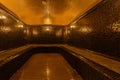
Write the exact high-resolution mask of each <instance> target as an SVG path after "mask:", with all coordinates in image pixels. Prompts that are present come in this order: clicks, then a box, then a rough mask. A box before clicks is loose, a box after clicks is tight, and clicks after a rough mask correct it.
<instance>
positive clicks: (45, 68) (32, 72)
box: [10, 53, 83, 80]
mask: <svg viewBox="0 0 120 80" xmlns="http://www.w3.org/2000/svg"><path fill="white" fill-rule="evenodd" d="M10 80H83V79H82V78H81V77H80V76H79V75H78V74H77V72H76V71H74V69H73V68H72V67H71V66H70V65H69V64H68V63H67V61H66V60H65V59H64V58H63V57H62V56H61V55H60V54H57V53H52V54H41V53H40V54H35V55H33V56H32V57H31V58H30V59H29V60H28V61H27V62H26V63H25V64H24V65H23V66H22V67H21V69H19V70H18V71H17V72H16V73H15V74H14V75H13V76H12V77H11V79H10Z"/></svg>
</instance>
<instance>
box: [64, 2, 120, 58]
mask: <svg viewBox="0 0 120 80" xmlns="http://www.w3.org/2000/svg"><path fill="white" fill-rule="evenodd" d="M66 34H67V36H66V37H67V38H66V39H65V41H66V42H67V43H68V44H70V45H74V46H77V47H80V48H86V49H89V50H93V51H97V52H101V53H103V54H108V55H112V56H116V57H120V0H107V1H106V2H104V3H101V4H100V5H99V6H96V8H95V9H93V10H92V11H90V12H89V13H88V14H87V15H85V16H84V17H83V18H81V19H79V20H78V22H77V23H76V24H74V25H73V26H69V27H67V29H66Z"/></svg>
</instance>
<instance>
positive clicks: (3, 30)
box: [1, 27, 11, 32]
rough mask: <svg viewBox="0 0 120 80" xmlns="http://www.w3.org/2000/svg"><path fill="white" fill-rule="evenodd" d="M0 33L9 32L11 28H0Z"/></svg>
mask: <svg viewBox="0 0 120 80" xmlns="http://www.w3.org/2000/svg"><path fill="white" fill-rule="evenodd" d="M1 31H2V32H10V31H11V28H10V27H1Z"/></svg>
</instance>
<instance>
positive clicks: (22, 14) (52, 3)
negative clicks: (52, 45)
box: [0, 0, 102, 25]
mask: <svg viewBox="0 0 120 80" xmlns="http://www.w3.org/2000/svg"><path fill="white" fill-rule="evenodd" d="M100 1H102V0H0V3H2V4H3V5H4V6H6V7H7V8H8V9H9V10H11V11H12V12H14V13H15V14H16V15H17V16H18V17H19V18H20V19H21V20H22V21H23V22H25V23H26V24H29V25H45V24H52V25H67V24H69V23H70V22H71V21H73V20H75V19H76V18H77V17H78V16H80V15H82V14H84V13H85V12H86V11H87V10H89V9H90V8H92V7H93V6H95V5H96V4H97V3H99V2H100Z"/></svg>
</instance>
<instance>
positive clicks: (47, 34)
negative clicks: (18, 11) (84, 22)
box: [30, 26, 63, 44]
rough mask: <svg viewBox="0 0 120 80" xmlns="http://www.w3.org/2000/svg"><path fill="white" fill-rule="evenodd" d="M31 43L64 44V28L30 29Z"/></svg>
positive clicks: (41, 27)
mask: <svg viewBox="0 0 120 80" xmlns="http://www.w3.org/2000/svg"><path fill="white" fill-rule="evenodd" d="M30 32H31V38H30V42H31V43H38V44H56V43H63V26H33V27H31V28H30Z"/></svg>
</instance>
